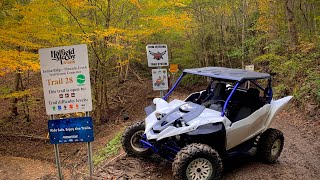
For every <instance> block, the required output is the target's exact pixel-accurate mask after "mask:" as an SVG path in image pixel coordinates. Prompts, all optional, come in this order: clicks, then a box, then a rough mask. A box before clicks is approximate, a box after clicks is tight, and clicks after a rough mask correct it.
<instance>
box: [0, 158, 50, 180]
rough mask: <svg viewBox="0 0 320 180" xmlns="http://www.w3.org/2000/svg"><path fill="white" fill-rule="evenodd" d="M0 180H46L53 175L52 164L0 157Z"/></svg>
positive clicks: (27, 159)
mask: <svg viewBox="0 0 320 180" xmlns="http://www.w3.org/2000/svg"><path fill="white" fill-rule="evenodd" d="M0 159H1V161H0V179H3V180H11V179H12V180H17V179H19V180H24V179H25V180H29V179H46V177H48V175H49V176H50V175H52V174H55V172H56V169H55V166H54V164H52V163H48V162H45V161H40V160H32V159H29V158H21V157H11V156H0Z"/></svg>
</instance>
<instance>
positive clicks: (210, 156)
mask: <svg viewBox="0 0 320 180" xmlns="http://www.w3.org/2000/svg"><path fill="white" fill-rule="evenodd" d="M172 171H173V177H174V179H177V180H178V179H179V180H196V179H201V180H215V179H220V177H221V173H222V161H221V158H220V156H219V154H218V153H217V151H215V150H214V149H212V148H211V147H210V146H208V145H205V144H190V145H188V146H186V147H184V148H182V149H181V150H180V151H179V152H178V154H177V155H176V157H175V159H174V161H173V163H172Z"/></svg>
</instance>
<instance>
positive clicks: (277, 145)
mask: <svg viewBox="0 0 320 180" xmlns="http://www.w3.org/2000/svg"><path fill="white" fill-rule="evenodd" d="M283 145H284V137H283V134H282V132H281V131H279V130H277V129H272V128H270V129H267V130H266V131H265V132H263V133H262V135H261V136H260V139H259V142H258V147H257V157H258V159H259V160H261V161H262V162H264V163H268V164H271V163H275V162H276V160H277V159H278V157H279V156H280V154H281V152H282V149H283Z"/></svg>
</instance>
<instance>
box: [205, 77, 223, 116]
mask: <svg viewBox="0 0 320 180" xmlns="http://www.w3.org/2000/svg"><path fill="white" fill-rule="evenodd" d="M225 99H226V84H225V83H221V82H219V83H217V84H216V85H215V87H214V91H213V92H212V93H211V94H210V95H209V96H208V97H207V98H206V101H207V102H205V103H203V105H204V106H209V108H210V109H212V110H215V111H222V107H223V104H224V101H225Z"/></svg>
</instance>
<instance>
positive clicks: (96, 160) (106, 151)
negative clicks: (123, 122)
mask: <svg viewBox="0 0 320 180" xmlns="http://www.w3.org/2000/svg"><path fill="white" fill-rule="evenodd" d="M121 136H122V131H121V132H118V133H117V134H116V135H115V136H114V138H113V139H112V140H111V141H109V142H108V144H107V145H106V146H105V147H104V148H102V149H101V150H100V151H99V152H98V153H97V154H96V155H94V156H93V164H94V165H97V164H100V163H101V162H102V161H104V160H105V159H107V158H110V157H112V156H114V155H116V154H118V152H119V149H120V147H121Z"/></svg>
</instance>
